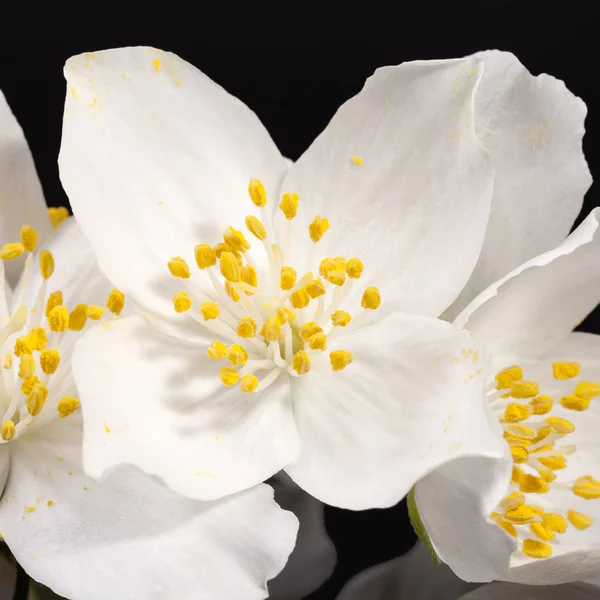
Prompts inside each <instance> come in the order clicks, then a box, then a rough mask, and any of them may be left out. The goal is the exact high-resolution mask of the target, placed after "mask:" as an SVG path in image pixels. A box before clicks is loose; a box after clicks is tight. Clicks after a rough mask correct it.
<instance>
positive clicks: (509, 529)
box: [496, 519, 519, 538]
mask: <svg viewBox="0 0 600 600" xmlns="http://www.w3.org/2000/svg"><path fill="white" fill-rule="evenodd" d="M496 523H497V524H498V526H499V527H501V528H502V529H504V531H506V533H508V535H510V536H512V537H514V538H516V537H518V535H519V534H518V533H517V529H516V527H515V526H514V525H513V524H512V523H508V522H507V521H504V520H503V519H498V520H497V521H496Z"/></svg>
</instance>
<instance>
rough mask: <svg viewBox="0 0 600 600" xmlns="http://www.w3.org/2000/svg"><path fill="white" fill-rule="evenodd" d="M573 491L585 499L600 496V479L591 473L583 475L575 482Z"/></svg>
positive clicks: (593, 498)
mask: <svg viewBox="0 0 600 600" xmlns="http://www.w3.org/2000/svg"><path fill="white" fill-rule="evenodd" d="M573 493H574V494H575V495H576V496H579V497H580V498H584V499H585V500H595V499H596V498H600V481H598V480H597V479H594V478H593V477H592V476H591V475H583V476H582V477H579V478H578V479H577V481H575V483H574V484H573Z"/></svg>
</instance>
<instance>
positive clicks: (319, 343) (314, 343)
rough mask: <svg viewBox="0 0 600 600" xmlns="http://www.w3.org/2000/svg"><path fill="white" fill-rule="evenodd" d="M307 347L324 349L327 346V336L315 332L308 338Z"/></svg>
mask: <svg viewBox="0 0 600 600" xmlns="http://www.w3.org/2000/svg"><path fill="white" fill-rule="evenodd" d="M308 347H309V348H310V349H311V350H325V348H326V347H327V336H326V335H325V334H324V333H315V335H312V336H310V337H309V338H308Z"/></svg>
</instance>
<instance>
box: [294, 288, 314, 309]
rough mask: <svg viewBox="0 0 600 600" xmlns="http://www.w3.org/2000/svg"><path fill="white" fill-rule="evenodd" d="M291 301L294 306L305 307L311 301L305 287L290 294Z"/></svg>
mask: <svg viewBox="0 0 600 600" xmlns="http://www.w3.org/2000/svg"><path fill="white" fill-rule="evenodd" d="M290 303H291V305H292V306H293V307H294V308H305V307H307V306H308V304H309V303H310V296H309V295H308V292H307V291H306V288H305V287H301V288H300V289H298V290H296V291H295V292H292V294H291V296H290Z"/></svg>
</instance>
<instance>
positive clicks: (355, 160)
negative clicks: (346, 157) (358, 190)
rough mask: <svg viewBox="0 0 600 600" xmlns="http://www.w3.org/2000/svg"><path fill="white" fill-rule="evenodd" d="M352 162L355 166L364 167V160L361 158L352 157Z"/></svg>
mask: <svg viewBox="0 0 600 600" xmlns="http://www.w3.org/2000/svg"><path fill="white" fill-rule="evenodd" d="M352 162H353V163H354V164H355V165H358V166H359V167H362V164H363V159H362V158H361V157H360V156H353V157H352Z"/></svg>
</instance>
